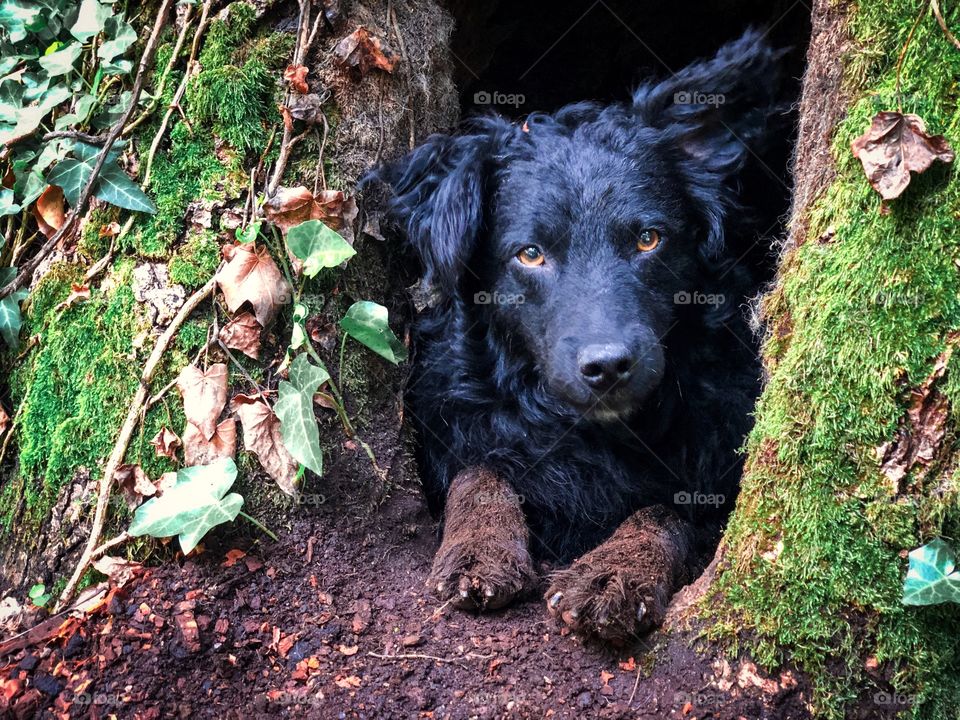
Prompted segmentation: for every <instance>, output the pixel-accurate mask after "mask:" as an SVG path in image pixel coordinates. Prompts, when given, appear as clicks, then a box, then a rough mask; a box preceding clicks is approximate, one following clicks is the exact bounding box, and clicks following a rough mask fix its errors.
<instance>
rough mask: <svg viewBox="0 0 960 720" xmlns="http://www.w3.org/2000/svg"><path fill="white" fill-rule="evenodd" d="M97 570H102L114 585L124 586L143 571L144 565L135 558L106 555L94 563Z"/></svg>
mask: <svg viewBox="0 0 960 720" xmlns="http://www.w3.org/2000/svg"><path fill="white" fill-rule="evenodd" d="M93 567H94V569H95V570H97V572H102V573H103V574H104V575H106V576H107V577H108V578H110V582H111V583H112V584H113V586H114V587H123V586H124V585H126V584H127V583H128V582H130V581H131V580H133V578H135V577H136V576H137V575H139V574H140V573H141V572H142V571H143V565H141V564H140V563H138V562H134V561H133V560H126V559H124V558H118V557H111V556H110V555H104V556H103V557H102V558H100V559H99V560H97V561H96V562H94V563H93Z"/></svg>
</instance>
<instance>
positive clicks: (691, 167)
mask: <svg viewBox="0 0 960 720" xmlns="http://www.w3.org/2000/svg"><path fill="white" fill-rule="evenodd" d="M785 53H786V50H774V49H773V48H771V47H770V45H768V44H767V43H766V42H765V41H764V35H763V34H762V33H761V32H760V31H759V30H755V29H750V30H747V31H746V32H745V33H744V34H743V35H742V36H741V37H740V38H739V39H737V40H734V41H733V42H731V43H729V44H727V45H724V46H723V47H722V48H720V50H719V51H718V52H717V54H716V56H715V57H713V58H712V59H710V60H704V61H700V62H696V63H694V64H692V65H688V66H687V67H685V68H684V69H683V70H680V71H679V72H678V73H676V74H675V75H674V76H673V77H672V78H670V79H668V80H664V81H662V82H659V83H648V84H645V85H642V86H640V87H639V88H637V90H636V91H635V92H634V94H633V108H634V111H635V112H636V113H637V114H638V115H639V117H640V120H641V121H642V122H643V124H644V125H646V126H648V127H652V128H656V129H659V130H661V131H662V132H661V140H662V142H664V143H667V144H669V145H671V146H674V147H679V148H681V149H682V150H683V152H684V154H685V156H686V158H687V160H688V162H686V163H684V164H685V165H686V170H687V175H688V177H690V180H691V183H690V186H691V191H692V192H693V193H694V194H695V195H697V196H698V199H700V200H703V201H704V202H705V209H706V210H707V212H708V215H709V216H710V217H708V224H709V226H710V239H709V242H708V251H716V250H719V247H720V246H721V245H722V242H723V229H722V224H723V215H724V213H725V210H726V207H725V205H729V200H725V197H727V196H728V194H727V193H725V192H724V188H725V187H728V186H729V180H730V179H731V177H732V176H734V175H735V174H736V173H737V172H738V171H739V170H740V169H741V168H742V167H743V165H744V163H745V161H746V159H747V158H748V156H749V155H750V154H751V153H753V154H759V153H760V152H761V151H762V149H763V148H762V147H761V146H762V145H763V140H764V138H765V137H766V136H767V135H768V125H769V119H770V117H771V116H772V115H773V114H774V113H775V112H778V111H780V108H779V107H778V104H777V95H778V92H779V90H780V75H781V72H780V70H781V60H782V58H783V55H784V54H785Z"/></svg>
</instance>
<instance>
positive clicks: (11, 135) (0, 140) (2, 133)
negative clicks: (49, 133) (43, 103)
mask: <svg viewBox="0 0 960 720" xmlns="http://www.w3.org/2000/svg"><path fill="white" fill-rule="evenodd" d="M46 114H47V111H46V110H44V109H43V108H41V107H25V108H22V109H21V110H20V112H18V113H17V122H16V124H15V125H10V124H4V125H0V145H8V144H12V143H13V141H14V140H19V139H20V138H24V137H26V136H27V135H30V134H31V133H33V132H34V131H35V130H36V129H37V128H38V127H40V121H41V120H43V116H44V115H46Z"/></svg>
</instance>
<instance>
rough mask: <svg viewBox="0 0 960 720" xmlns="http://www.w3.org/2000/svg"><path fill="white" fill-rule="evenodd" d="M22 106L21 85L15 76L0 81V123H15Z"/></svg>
mask: <svg viewBox="0 0 960 720" xmlns="http://www.w3.org/2000/svg"><path fill="white" fill-rule="evenodd" d="M21 107H23V85H21V84H20V82H18V81H17V80H16V79H15V78H12V77H11V78H4V79H3V80H2V81H0V123H8V124H11V125H13V124H16V122H17V114H18V113H19V112H20V108H21Z"/></svg>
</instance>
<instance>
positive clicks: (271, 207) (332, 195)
mask: <svg viewBox="0 0 960 720" xmlns="http://www.w3.org/2000/svg"><path fill="white" fill-rule="evenodd" d="M264 214H265V215H266V218H267V220H269V221H270V222H272V223H273V224H274V225H276V226H277V227H278V228H280V230H281V231H282V232H283V233H284V234H286V232H287V230H289V229H290V228H291V227H293V226H294V225H299V224H300V223H302V222H306V221H307V220H322V221H323V222H324V223H325V224H326V225H328V226H329V227H331V228H333V229H334V230H336V231H338V232H340V233H341V234H342V235H343V236H344V237H345V238H346V239H347V241H348V242H349V241H350V239H351V237H352V236H353V234H352V226H353V221H354V220H355V219H356V217H357V203H356V200H355V199H354V198H353V197H347V196H346V195H345V194H344V192H343V191H342V190H321V191H320V192H319V193H317V194H316V195H314V194H313V193H312V192H311V191H310V190H309V189H308V188H306V187H303V186H302V185H301V186H299V187H292V188H280V189H279V190H277V193H276V194H275V195H274V196H273V197H272V198H271V199H270V200H269V201H267V203H266V205H264Z"/></svg>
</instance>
